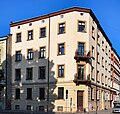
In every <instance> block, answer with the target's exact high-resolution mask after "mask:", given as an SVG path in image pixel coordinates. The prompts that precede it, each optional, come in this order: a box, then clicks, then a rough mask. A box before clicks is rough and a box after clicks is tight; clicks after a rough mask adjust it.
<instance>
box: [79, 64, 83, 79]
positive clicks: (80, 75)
mask: <svg viewBox="0 0 120 114" xmlns="http://www.w3.org/2000/svg"><path fill="white" fill-rule="evenodd" d="M77 71H78V73H77V74H78V79H80V80H84V65H80V64H79V65H78V66H77Z"/></svg>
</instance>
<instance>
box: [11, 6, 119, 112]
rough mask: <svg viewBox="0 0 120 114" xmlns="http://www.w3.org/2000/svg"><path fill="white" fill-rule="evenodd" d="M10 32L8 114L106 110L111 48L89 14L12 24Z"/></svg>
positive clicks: (80, 12)
mask: <svg viewBox="0 0 120 114" xmlns="http://www.w3.org/2000/svg"><path fill="white" fill-rule="evenodd" d="M10 33H11V34H12V45H11V46H12V50H11V57H12V65H11V69H12V71H11V72H12V99H11V106H12V110H32V111H63V112H75V111H82V110H86V111H91V110H102V109H108V108H110V106H111V92H112V93H113V92H114V91H112V90H111V49H112V44H111V42H110V40H109V39H108V37H107V35H106V34H105V32H104V30H103V29H102V27H101V25H100V24H99V21H98V20H97V18H96V17H95V15H94V13H93V12H92V11H91V10H90V9H84V8H79V7H74V8H70V9H66V10H62V11H58V12H54V13H50V14H48V15H43V16H39V17H35V18H31V19H27V20H22V21H19V22H13V23H11V24H10ZM117 84H118V85H117V86H119V83H117Z"/></svg>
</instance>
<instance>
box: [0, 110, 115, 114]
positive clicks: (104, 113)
mask: <svg viewBox="0 0 120 114" xmlns="http://www.w3.org/2000/svg"><path fill="white" fill-rule="evenodd" d="M0 114H113V113H112V109H108V110H101V111H97V113H96V112H95V111H93V112H76V113H65V112H54V113H53V112H50V113H47V112H25V111H22V112H15V111H11V110H9V111H0Z"/></svg>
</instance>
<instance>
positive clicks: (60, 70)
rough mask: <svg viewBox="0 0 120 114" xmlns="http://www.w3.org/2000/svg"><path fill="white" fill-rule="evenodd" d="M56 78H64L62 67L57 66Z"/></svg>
mask: <svg viewBox="0 0 120 114" xmlns="http://www.w3.org/2000/svg"><path fill="white" fill-rule="evenodd" d="M58 77H64V65H58Z"/></svg>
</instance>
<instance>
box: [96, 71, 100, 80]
mask: <svg viewBox="0 0 120 114" xmlns="http://www.w3.org/2000/svg"><path fill="white" fill-rule="evenodd" d="M97 82H100V72H99V71H97Z"/></svg>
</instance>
